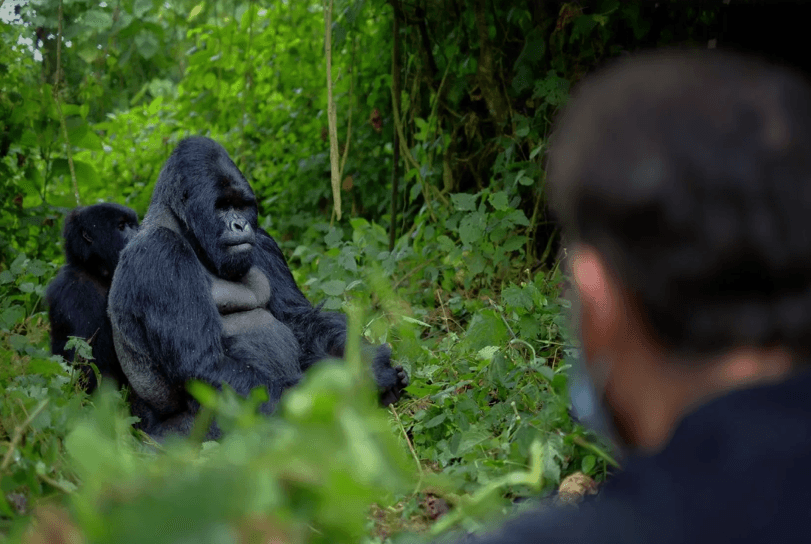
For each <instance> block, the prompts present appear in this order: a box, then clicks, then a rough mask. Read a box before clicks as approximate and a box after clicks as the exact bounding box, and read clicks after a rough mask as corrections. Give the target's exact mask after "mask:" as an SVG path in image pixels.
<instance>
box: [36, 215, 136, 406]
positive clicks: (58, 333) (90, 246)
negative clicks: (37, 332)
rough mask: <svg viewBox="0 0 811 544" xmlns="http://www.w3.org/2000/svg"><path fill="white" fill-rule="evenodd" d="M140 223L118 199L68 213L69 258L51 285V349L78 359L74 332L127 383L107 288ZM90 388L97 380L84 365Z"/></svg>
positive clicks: (111, 374) (106, 371)
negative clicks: (71, 340) (70, 346)
mask: <svg viewBox="0 0 811 544" xmlns="http://www.w3.org/2000/svg"><path fill="white" fill-rule="evenodd" d="M137 229H138V217H137V216H136V215H135V212H134V211H132V210H131V209H129V208H127V207H124V206H119V205H118V204H96V205H93V206H87V207H79V208H76V209H74V210H73V211H71V213H70V214H69V215H68V217H67V218H66V219H65V228H64V230H63V232H62V236H63V237H64V238H65V259H66V261H67V264H65V266H63V267H62V268H61V269H60V270H59V272H58V273H57V275H56V277H55V278H54V280H53V281H52V282H51V284H50V285H48V290H47V291H46V294H45V298H46V300H47V301H48V306H49V315H50V320H51V352H52V353H55V354H59V355H62V356H63V357H65V359H66V360H68V361H72V360H73V356H74V353H73V350H65V343H66V342H67V341H68V336H78V337H81V338H85V339H87V340H88V341H89V342H90V345H91V346H92V348H93V358H94V359H95V361H94V362H95V363H96V366H97V367H98V369H99V371H100V373H101V375H102V376H104V377H108V378H112V379H114V380H115V381H116V382H117V383H118V384H123V383H126V379H125V377H124V374H123V373H122V371H121V367H120V365H119V363H118V358H117V357H116V354H115V349H114V347H113V333H112V330H111V327H110V319H109V318H108V317H107V293H108V292H109V290H110V282H111V281H112V277H113V272H114V271H115V267H116V265H117V264H118V255H119V253H120V252H121V250H122V249H123V248H124V246H125V245H126V244H127V241H128V240H129V239H130V238H132V236H133V235H134V234H135V232H136V231H137ZM82 370H83V373H84V376H85V379H84V384H85V388H86V390H87V391H88V392H90V391H93V390H94V389H95V388H96V386H97V385H98V384H97V383H96V376H95V374H94V373H93V372H92V370H91V369H90V368H89V367H86V366H85V367H83V368H82Z"/></svg>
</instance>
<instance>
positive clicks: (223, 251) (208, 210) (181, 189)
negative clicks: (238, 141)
mask: <svg viewBox="0 0 811 544" xmlns="http://www.w3.org/2000/svg"><path fill="white" fill-rule="evenodd" d="M153 207H156V208H167V207H168V208H169V210H171V212H172V213H173V215H174V216H175V217H176V218H177V220H178V221H179V222H180V225H181V228H182V229H183V234H184V235H185V236H186V238H187V239H188V240H189V242H191V244H192V246H193V247H194V249H195V251H196V252H197V257H198V258H199V259H200V261H202V262H203V263H204V264H205V265H206V266H207V267H208V268H209V269H210V270H211V271H212V272H214V273H215V274H216V275H217V276H219V277H221V278H225V279H230V280H234V279H239V278H241V277H242V276H244V275H245V274H246V273H247V272H248V270H249V269H250V267H251V265H252V264H253V248H254V244H255V241H256V228H257V223H256V198H255V197H254V194H253V190H252V189H251V186H250V185H249V184H248V181H247V180H246V179H245V176H243V175H242V172H240V171H239V169H238V168H237V167H236V165H235V164H234V162H233V161H232V160H231V158H230V157H229V156H228V153H227V152H226V151H225V149H223V147H222V146H221V145H220V144H218V143H217V142H215V141H214V140H211V139H209V138H201V137H195V138H187V139H185V140H183V141H181V142H180V143H179V144H178V146H177V147H176V148H175V150H174V151H173V152H172V155H171V157H169V160H168V161H166V164H165V165H164V167H163V170H161V173H160V176H159V177H158V182H157V184H156V185H155V192H154V193H153V195H152V202H151V204H150V212H151V211H152V208H153ZM156 211H157V210H156Z"/></svg>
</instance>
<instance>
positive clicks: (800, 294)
mask: <svg viewBox="0 0 811 544" xmlns="http://www.w3.org/2000/svg"><path fill="white" fill-rule="evenodd" d="M548 179H549V196H550V201H551V204H552V207H553V209H554V211H555V213H556V214H557V216H558V219H559V220H560V221H561V223H562V224H563V227H564V229H565V231H566V232H567V236H568V238H569V240H570V241H574V242H579V243H583V244H586V245H589V246H591V247H593V248H594V249H595V250H596V251H598V252H599V253H600V254H601V255H602V256H603V257H604V258H605V260H606V262H607V265H608V267H609V269H610V271H611V274H612V275H614V276H615V278H616V279H617V280H618V281H619V282H620V283H621V285H622V286H623V288H624V289H625V290H626V292H627V293H628V294H629V295H630V296H629V299H630V300H631V301H632V302H633V303H634V305H635V306H636V307H637V308H638V309H639V310H640V313H641V314H642V316H643V318H644V319H645V320H646V321H647V324H648V325H649V326H650V328H651V331H652V334H653V336H654V338H655V339H656V340H657V341H659V342H660V343H661V344H662V345H663V346H664V347H666V348H668V349H670V350H672V351H674V352H676V353H680V354H684V355H709V354H713V353H718V352H722V351H726V350H729V349H733V348H735V347H740V346H751V347H769V346H782V347H785V348H788V349H792V350H794V351H795V352H802V353H804V354H808V353H809V352H811V349H810V348H811V88H810V87H809V86H808V85H807V83H806V82H805V81H804V80H803V78H801V77H799V76H798V75H796V74H794V73H792V72H791V71H789V70H787V69H785V68H781V67H777V66H771V65H768V64H765V63H764V62H762V61H759V60H755V59H750V58H746V57H741V56H738V55H736V54H731V53H724V52H719V51H668V52H658V53H647V54H644V55H640V56H637V57H631V58H630V59H629V58H625V59H622V60H619V61H615V63H614V64H612V65H611V66H609V67H607V68H606V69H604V70H602V71H600V72H598V73H596V74H594V75H592V76H590V77H588V78H586V79H585V80H584V82H583V83H582V84H581V85H580V86H579V88H577V89H576V91H575V92H574V93H573V95H572V98H571V101H570V103H569V105H568V107H567V108H566V109H565V110H564V112H563V113H562V116H561V118H560V119H559V122H558V125H557V128H556V132H555V133H554V135H553V140H552V148H551V151H550V160H549V178H548Z"/></svg>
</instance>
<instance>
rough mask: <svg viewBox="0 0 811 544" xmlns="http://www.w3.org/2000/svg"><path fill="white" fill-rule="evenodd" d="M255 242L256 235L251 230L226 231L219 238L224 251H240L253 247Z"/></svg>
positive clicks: (231, 252) (229, 252)
mask: <svg viewBox="0 0 811 544" xmlns="http://www.w3.org/2000/svg"><path fill="white" fill-rule="evenodd" d="M255 242H256V235H255V234H254V233H253V231H242V232H239V231H230V232H229V231H226V232H225V233H223V235H222V237H221V238H220V243H221V244H222V246H223V249H224V250H225V252H226V253H228V254H231V255H233V254H234V253H242V252H244V251H250V250H251V249H253V245H254V243H255Z"/></svg>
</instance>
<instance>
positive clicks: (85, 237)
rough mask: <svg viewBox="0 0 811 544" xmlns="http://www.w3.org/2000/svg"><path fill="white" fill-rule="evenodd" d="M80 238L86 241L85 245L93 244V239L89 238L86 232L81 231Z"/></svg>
mask: <svg viewBox="0 0 811 544" xmlns="http://www.w3.org/2000/svg"><path fill="white" fill-rule="evenodd" d="M82 238H84V239H85V240H87V243H88V244H92V243H93V237H92V236H90V234H88V232H87V231H86V230H84V229H82Z"/></svg>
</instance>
